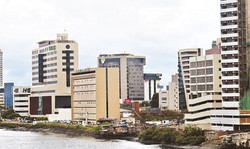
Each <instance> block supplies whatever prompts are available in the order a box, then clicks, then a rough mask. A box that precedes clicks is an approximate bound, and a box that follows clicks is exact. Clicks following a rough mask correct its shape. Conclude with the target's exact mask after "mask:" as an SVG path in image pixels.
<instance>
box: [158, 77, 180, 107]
mask: <svg viewBox="0 0 250 149" xmlns="http://www.w3.org/2000/svg"><path fill="white" fill-rule="evenodd" d="M159 108H161V109H162V110H164V109H168V110H174V111H179V91H178V74H175V75H172V81H171V82H169V85H168V86H167V90H165V91H160V92H159Z"/></svg>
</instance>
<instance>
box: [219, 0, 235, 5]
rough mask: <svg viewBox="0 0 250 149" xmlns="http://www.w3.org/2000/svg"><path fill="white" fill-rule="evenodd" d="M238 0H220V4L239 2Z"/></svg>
mask: <svg viewBox="0 0 250 149" xmlns="http://www.w3.org/2000/svg"><path fill="white" fill-rule="evenodd" d="M237 2H238V1H237V0H225V1H220V4H229V3H237Z"/></svg>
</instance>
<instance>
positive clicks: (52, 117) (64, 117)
mask: <svg viewBox="0 0 250 149" xmlns="http://www.w3.org/2000/svg"><path fill="white" fill-rule="evenodd" d="M47 116H48V121H49V122H55V121H67V122H69V121H71V109H70V108H64V109H61V108H59V109H58V114H48V115H47Z"/></svg>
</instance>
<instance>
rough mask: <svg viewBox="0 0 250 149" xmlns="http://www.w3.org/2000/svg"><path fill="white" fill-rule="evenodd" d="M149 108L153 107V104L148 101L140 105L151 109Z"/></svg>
mask: <svg viewBox="0 0 250 149" xmlns="http://www.w3.org/2000/svg"><path fill="white" fill-rule="evenodd" d="M149 106H151V104H150V102H148V101H143V102H141V103H140V107H149Z"/></svg>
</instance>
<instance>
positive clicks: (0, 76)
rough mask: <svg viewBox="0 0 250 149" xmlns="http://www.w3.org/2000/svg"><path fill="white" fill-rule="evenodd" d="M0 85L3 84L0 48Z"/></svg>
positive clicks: (0, 51) (0, 52)
mask: <svg viewBox="0 0 250 149" xmlns="http://www.w3.org/2000/svg"><path fill="white" fill-rule="evenodd" d="M0 86H3V51H2V50H1V49H0Z"/></svg>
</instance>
